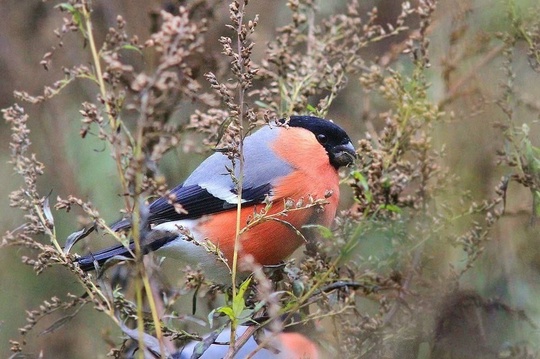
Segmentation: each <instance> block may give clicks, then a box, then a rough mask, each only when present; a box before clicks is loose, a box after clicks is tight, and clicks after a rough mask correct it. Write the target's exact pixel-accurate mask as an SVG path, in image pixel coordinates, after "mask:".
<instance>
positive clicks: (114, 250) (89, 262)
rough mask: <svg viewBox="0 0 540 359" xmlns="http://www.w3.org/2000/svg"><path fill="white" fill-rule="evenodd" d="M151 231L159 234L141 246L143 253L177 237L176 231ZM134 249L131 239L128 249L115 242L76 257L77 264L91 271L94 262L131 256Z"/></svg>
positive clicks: (84, 269) (100, 262)
mask: <svg viewBox="0 0 540 359" xmlns="http://www.w3.org/2000/svg"><path fill="white" fill-rule="evenodd" d="M152 233H153V234H155V235H156V236H157V235H158V234H159V236H157V237H155V238H152V240H150V241H149V243H147V244H146V245H144V246H143V248H142V252H143V254H147V253H149V252H153V251H155V250H158V249H159V248H161V247H163V246H164V245H165V244H167V243H169V242H171V241H173V240H175V239H177V238H178V233H171V232H158V231H156V232H152ZM150 237H151V236H150ZM134 251H135V244H134V243H133V241H131V242H129V249H128V248H126V247H125V246H124V245H122V244H117V245H115V246H112V247H109V248H105V249H102V250H99V251H97V252H94V253H89V254H87V255H85V256H83V257H80V258H78V259H77V263H78V264H79V267H80V268H81V269H82V270H83V271H85V272H88V271H92V270H94V269H96V268H95V263H96V262H97V264H98V265H99V266H102V265H103V264H104V263H105V262H106V261H107V260H109V259H111V258H113V257H115V256H123V257H128V258H133V255H132V253H133V252H134Z"/></svg>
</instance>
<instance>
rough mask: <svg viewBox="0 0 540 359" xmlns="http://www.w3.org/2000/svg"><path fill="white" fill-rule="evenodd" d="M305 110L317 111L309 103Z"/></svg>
mask: <svg viewBox="0 0 540 359" xmlns="http://www.w3.org/2000/svg"><path fill="white" fill-rule="evenodd" d="M306 110H308V112H309V113H317V109H316V108H315V107H313V105H310V104H308V105H307V106H306Z"/></svg>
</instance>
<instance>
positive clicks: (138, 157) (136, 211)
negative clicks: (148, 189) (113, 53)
mask: <svg viewBox="0 0 540 359" xmlns="http://www.w3.org/2000/svg"><path fill="white" fill-rule="evenodd" d="M147 100H148V96H147V95H143V97H142V107H143V109H145V110H146V106H147ZM142 113H143V114H144V113H146V112H145V111H143V112H142ZM144 123H145V117H144V115H141V117H140V119H139V123H138V128H137V141H136V143H135V149H134V153H133V156H134V160H135V161H136V164H135V166H136V169H137V170H136V173H135V189H134V198H135V200H134V205H133V213H132V221H133V229H132V235H133V242H134V243H135V263H136V264H135V265H136V266H137V269H138V272H139V276H138V277H136V279H135V281H136V290H137V328H138V331H139V352H140V355H143V354H144V350H143V349H144V345H145V344H144V340H143V338H144V317H143V313H142V308H143V296H142V290H143V288H144V290H145V292H146V298H147V300H148V305H149V307H150V313H151V315H152V320H153V322H154V327H155V330H156V338H157V339H158V342H159V349H160V353H161V357H162V358H165V350H164V349H165V346H164V343H163V333H162V330H161V324H160V319H159V316H158V311H157V308H156V302H155V300H154V295H153V293H154V292H153V291H152V286H151V285H150V280H149V279H148V273H147V272H146V268H145V265H144V261H143V258H142V257H143V253H142V247H141V239H142V238H141V231H140V227H141V220H140V219H141V201H139V200H138V197H139V195H140V192H141V189H142V184H143V174H142V172H143V171H142V168H141V167H142V163H143V153H142V146H143V141H144ZM140 281H142V286H141V283H140Z"/></svg>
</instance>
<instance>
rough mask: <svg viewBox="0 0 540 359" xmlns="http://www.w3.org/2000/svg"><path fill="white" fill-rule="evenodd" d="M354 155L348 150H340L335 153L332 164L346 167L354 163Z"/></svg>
mask: <svg viewBox="0 0 540 359" xmlns="http://www.w3.org/2000/svg"><path fill="white" fill-rule="evenodd" d="M354 160H355V158H354V156H353V155H352V154H351V153H350V152H348V151H340V152H338V153H336V154H335V155H334V158H333V159H332V164H333V165H334V166H335V167H336V168H339V167H344V166H348V165H350V164H352V163H353V162H354Z"/></svg>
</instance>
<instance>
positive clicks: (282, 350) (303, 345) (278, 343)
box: [173, 325, 320, 359]
mask: <svg viewBox="0 0 540 359" xmlns="http://www.w3.org/2000/svg"><path fill="white" fill-rule="evenodd" d="M247 328H248V327H247V326H244V325H241V326H239V327H238V328H237V331H236V336H237V338H239V337H240V336H242V335H243V334H244V332H245V331H246V330H247ZM230 336H231V332H230V329H226V330H224V331H222V332H221V333H220V334H219V335H218V336H217V338H216V339H215V340H214V341H215V342H216V343H227V342H228V341H229V339H230ZM265 336H269V340H267V343H266V344H267V345H266V346H265V347H263V348H261V349H260V350H258V351H257V352H256V353H255V354H254V355H253V356H252V357H251V358H253V359H318V358H319V357H320V355H319V348H318V347H317V345H316V344H315V343H313V341H311V340H310V339H309V338H308V337H307V336H305V335H304V334H301V333H298V332H292V331H287V332H281V333H278V334H275V335H273V336H272V334H271V333H270V332H268V331H264V333H263V337H262V338H258V339H259V340H258V342H262V341H263V340H265ZM258 342H257V341H256V340H255V338H254V337H253V336H251V337H250V338H249V339H248V340H247V342H246V343H245V344H244V345H243V346H242V347H241V348H240V349H239V351H238V352H237V353H236V355H235V358H247V357H248V356H249V355H250V354H251V353H253V352H254V351H255V350H256V349H258V347H259V343H258ZM198 343H199V342H191V343H188V344H187V345H186V346H185V347H183V348H182V349H181V350H180V351H178V352H177V353H175V354H174V355H173V358H178V359H188V358H192V355H193V352H194V351H195V350H196V346H197V344H198ZM228 351H229V346H228V345H224V344H212V345H210V346H209V347H208V348H207V349H206V350H205V351H204V352H203V353H202V355H201V356H200V357H199V358H200V359H214V358H224V357H225V356H226V355H227V352H228Z"/></svg>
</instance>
